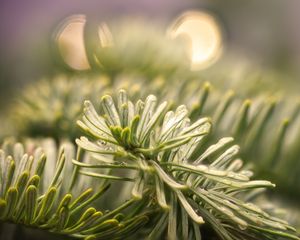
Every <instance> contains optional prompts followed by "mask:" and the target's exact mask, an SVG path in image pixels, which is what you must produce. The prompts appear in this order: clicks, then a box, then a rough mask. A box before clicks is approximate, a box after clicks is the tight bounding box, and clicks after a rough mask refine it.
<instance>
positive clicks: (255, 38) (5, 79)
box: [0, 0, 300, 93]
mask: <svg viewBox="0 0 300 240" xmlns="http://www.w3.org/2000/svg"><path fill="white" fill-rule="evenodd" d="M190 9H204V10H205V9H206V10H210V11H211V12H213V13H214V14H215V15H216V16H217V17H218V18H219V19H220V20H221V22H222V25H223V27H224V29H225V33H226V39H227V46H226V47H227V50H226V52H234V53H237V54H239V55H241V56H243V57H244V58H249V59H251V60H252V61H255V62H257V63H259V64H260V65H263V66H266V67H271V68H275V69H280V70H282V71H284V72H287V73H288V74H289V76H293V77H291V78H293V79H294V81H297V77H298V75H299V71H300V70H299V69H300V67H299V66H300V26H299V22H300V15H299V13H300V1H299V0H285V1H282V0H264V1H260V0H252V1H240V0H227V1H224V0H202V1H201V0H198V1H196V0H194V1H182V0H181V1H180V0H165V1H160V0H152V1H149V0H140V1H133V0H118V1H99V0H89V1H82V0H81V1H79V0H73V1H66V0H53V1H34V0H24V1H17V0H2V1H1V7H0V51H1V58H0V87H1V89H2V90H3V89H4V88H5V89H7V91H5V92H7V93H9V89H10V86H12V85H16V86H22V84H23V83H26V82H28V81H31V80H36V79H38V78H39V77H41V76H45V75H47V74H49V73H50V72H52V66H53V65H55V60H54V59H53V58H52V55H51V47H50V45H51V41H52V40H51V37H52V32H53V30H54V29H55V27H56V26H57V24H58V23H59V22H60V21H61V20H62V19H64V18H65V17H67V16H70V15H72V14H85V15H87V17H88V19H95V20H97V21H110V20H111V19H118V18H121V17H125V16H133V15H134V16H135V15H138V16H143V17H145V18H147V19H149V21H151V20H152V19H155V20H156V21H162V22H163V23H165V24H168V23H169V22H170V23H171V22H172V20H173V19H174V18H175V17H176V16H178V15H179V14H180V13H182V12H183V11H185V10H190ZM2 92H3V91H2Z"/></svg>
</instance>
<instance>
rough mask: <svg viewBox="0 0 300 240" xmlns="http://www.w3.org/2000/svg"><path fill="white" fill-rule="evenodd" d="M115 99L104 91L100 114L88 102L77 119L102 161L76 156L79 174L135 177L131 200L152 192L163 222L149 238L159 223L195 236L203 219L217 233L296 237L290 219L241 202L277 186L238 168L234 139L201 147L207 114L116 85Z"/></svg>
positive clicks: (86, 145)
mask: <svg viewBox="0 0 300 240" xmlns="http://www.w3.org/2000/svg"><path fill="white" fill-rule="evenodd" d="M116 102H117V104H115V101H114V100H113V98H112V97H111V96H109V95H105V96H103V97H102V101H101V106H102V112H101V114H98V113H97V112H96V110H95V108H94V107H93V105H92V104H91V103H90V102H89V101H85V104H84V105H85V106H84V113H83V117H82V120H81V121H78V125H79V126H80V127H81V128H82V130H83V131H84V132H85V133H86V135H87V136H88V137H89V138H87V137H81V138H80V139H77V140H76V143H77V144H78V145H79V146H80V147H81V148H83V149H85V150H86V151H87V152H90V153H92V154H94V155H96V156H98V162H99V163H97V164H92V163H82V162H80V161H77V160H73V163H74V164H75V165H77V166H78V167H79V169H80V170H79V172H80V173H81V174H83V175H87V176H91V177H97V178H109V179H113V180H118V181H131V182H134V185H133V187H132V196H133V198H135V199H142V198H143V197H144V192H145V190H147V192H148V193H149V194H151V195H153V197H154V199H156V201H155V203H156V205H158V206H160V207H161V209H162V214H161V215H160V217H161V218H160V219H159V220H158V222H157V224H162V223H163V224H162V225H156V227H154V228H153V229H152V232H151V233H150V237H149V239H157V237H158V236H160V235H161V234H163V233H164V230H162V229H161V228H163V227H164V226H165V227H166V228H167V229H168V231H167V235H168V238H169V239H176V236H177V237H178V236H181V237H182V236H183V237H184V239H189V238H193V239H200V236H201V229H202V227H201V226H202V225H203V224H204V225H208V226H210V227H211V228H212V229H214V231H215V232H216V234H217V235H218V236H219V237H220V238H222V239H262V238H270V239H271V238H272V239H282V238H289V239H299V238H298V237H297V235H296V232H295V229H293V228H292V227H291V226H289V225H288V223H287V222H285V221H283V220H280V219H277V218H275V217H272V216H270V215H269V214H268V213H266V212H264V211H263V210H262V209H260V208H259V207H258V206H256V205H254V204H251V203H248V202H245V201H243V197H242V196H243V195H245V193H251V191H252V189H259V188H265V187H273V186H274V185H273V184H272V183H270V182H269V181H263V180H250V178H249V176H250V175H252V173H251V172H249V171H245V170H244V169H243V168H242V162H241V160H239V159H237V154H238V151H239V147H238V146H237V145H233V144H232V141H233V139H232V138H224V139H221V140H220V141H219V142H218V143H216V144H215V145H212V146H210V147H208V148H207V149H204V150H203V148H202V146H201V145H202V144H203V143H204V141H205V137H206V136H207V135H208V133H209V131H210V128H211V122H210V119H209V118H200V119H199V120H197V121H195V122H193V123H191V121H190V119H189V118H188V115H189V112H188V110H187V108H186V107H185V106H183V105H181V106H179V107H178V108H177V109H176V110H175V111H168V104H167V103H166V102H163V103H161V104H159V105H157V104H158V103H157V98H156V97H155V96H153V95H150V96H148V97H147V98H146V100H145V101H142V100H138V101H137V102H136V103H135V104H133V102H131V101H130V100H129V99H128V96H127V93H126V92H125V91H124V90H120V91H119V94H118V96H117V100H116ZM220 112H222V110H220ZM199 149H201V151H199ZM195 154H196V155H195ZM192 156H194V159H193V161H192V159H191V157H192ZM195 156H196V157H195ZM109 160H110V163H109V164H108V162H109ZM118 166H120V170H123V171H125V172H126V171H128V169H131V170H132V171H134V172H135V174H133V175H131V178H128V179H127V178H124V177H121V176H123V174H122V175H120V173H119V172H116V171H114V170H115V168H116V167H118ZM84 168H88V169H91V170H88V171H85V170H82V169H84ZM98 168H99V169H107V171H109V174H108V175H105V176H103V174H99V173H98V172H95V171H93V169H98ZM178 212H180V213H181V214H180V217H179V218H178ZM166 219H169V220H168V224H166V223H165V221H166ZM187 223H188V225H187ZM166 225H167V226H166ZM187 226H188V228H187Z"/></svg>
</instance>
